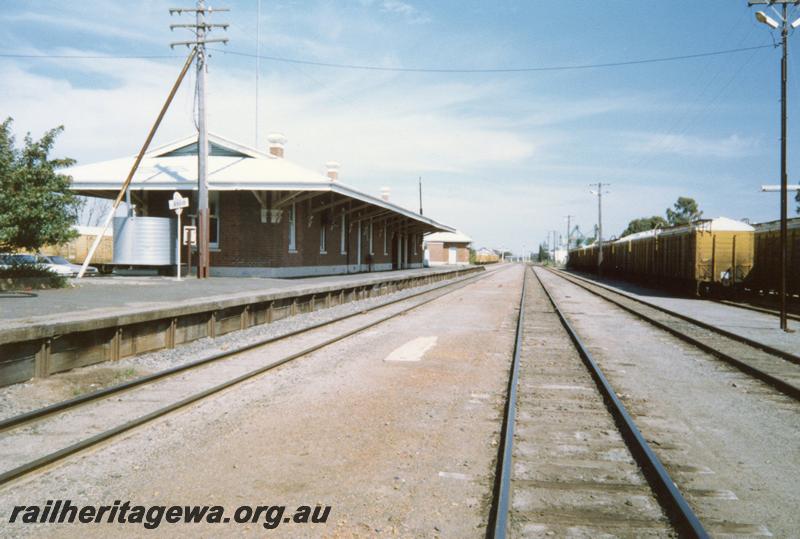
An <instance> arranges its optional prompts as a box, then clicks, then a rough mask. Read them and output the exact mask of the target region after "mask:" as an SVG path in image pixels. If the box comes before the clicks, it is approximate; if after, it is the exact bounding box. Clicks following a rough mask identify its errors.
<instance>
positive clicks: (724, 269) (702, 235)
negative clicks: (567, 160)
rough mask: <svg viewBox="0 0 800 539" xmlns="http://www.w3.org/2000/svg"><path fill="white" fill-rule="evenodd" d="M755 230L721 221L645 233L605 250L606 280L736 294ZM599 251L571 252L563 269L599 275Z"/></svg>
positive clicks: (746, 271)
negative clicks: (565, 267) (609, 277)
mask: <svg viewBox="0 0 800 539" xmlns="http://www.w3.org/2000/svg"><path fill="white" fill-rule="evenodd" d="M753 235H754V229H753V227H752V226H750V225H748V224H747V223H743V222H741V221H735V220H733V219H728V218H725V217H720V218H717V219H705V220H700V221H696V222H694V223H691V224H689V225H682V226H677V227H671V228H666V229H657V230H649V231H646V232H639V233H636V234H631V235H629V236H625V237H623V238H620V239H618V240H614V241H610V242H606V243H605V244H604V245H603V262H602V268H601V269H602V272H603V274H604V275H608V276H613V277H619V278H623V279H628V280H633V281H639V282H643V283H645V284H649V285H655V286H658V287H663V288H672V289H676V290H681V291H687V292H690V293H693V294H698V295H704V294H708V293H710V292H712V291H715V290H721V289H724V288H738V287H741V285H742V283H743V282H744V281H745V280H746V279H747V277H748V275H749V274H750V272H751V270H752V268H753V249H754V238H753ZM597 258H598V247H597V245H592V246H589V247H585V248H579V249H574V250H572V251H570V255H569V260H568V264H567V266H568V267H569V268H570V269H576V270H580V271H589V272H596V271H597Z"/></svg>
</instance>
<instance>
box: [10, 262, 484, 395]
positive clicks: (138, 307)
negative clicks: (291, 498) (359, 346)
mask: <svg viewBox="0 0 800 539" xmlns="http://www.w3.org/2000/svg"><path fill="white" fill-rule="evenodd" d="M475 271H483V267H474V266H473V267H470V266H440V267H436V268H421V269H410V270H400V271H385V272H374V273H359V274H350V275H335V276H326V277H309V278H302V279H267V278H232V277H231V278H221V277H215V278H210V279H207V280H203V281H198V280H197V279H185V280H183V281H176V280H175V278H164V277H97V278H91V279H88V278H87V279H85V280H81V281H79V282H78V283H77V285H76V286H75V287H73V288H67V289H60V290H41V291H35V292H29V293H3V294H0V386H2V385H7V384H10V383H15V382H19V381H23V380H27V379H30V378H31V377H34V376H38V377H41V376H47V375H49V374H52V373H55V372H60V371H64V370H68V369H72V368H75V367H78V366H83V365H89V364H92V363H98V362H101V361H108V360H115V359H119V358H121V357H126V356H129V355H136V354H140V353H144V352H149V351H152V350H158V349H161V348H171V347H174V346H177V345H179V344H181V343H184V342H189V341H193V340H196V339H200V338H203V337H215V336H217V335H222V334H225V333H229V332H230V331H235V330H238V329H245V328H247V327H250V326H253V325H257V324H263V323H269V322H271V321H273V320H278V319H281V318H285V317H287V316H292V315H294V314H297V313H300V312H308V311H313V310H316V309H319V308H324V307H330V306H333V305H339V304H342V303H346V302H349V301H355V300H359V299H366V298H369V297H373V296H377V295H382V294H386V293H390V292H394V291H396V290H401V289H404V288H409V287H413V286H422V285H426V284H430V283H433V282H436V281H440V280H444V279H449V278H454V277H459V276H462V275H464V274H466V273H471V272H475Z"/></svg>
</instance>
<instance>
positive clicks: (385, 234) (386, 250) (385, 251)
mask: <svg viewBox="0 0 800 539" xmlns="http://www.w3.org/2000/svg"><path fill="white" fill-rule="evenodd" d="M388 237H389V227H388V225H387V224H386V221H384V222H383V254H384V255H388V254H389V243H388V242H389V240H388V239H387V238H388Z"/></svg>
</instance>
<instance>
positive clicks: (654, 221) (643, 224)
mask: <svg viewBox="0 0 800 539" xmlns="http://www.w3.org/2000/svg"><path fill="white" fill-rule="evenodd" d="M667 211H669V210H667ZM668 224H669V223H667V220H666V219H664V218H663V217H661V216H660V215H653V216H652V217H641V218H639V219H634V220H633V221H631V222H630V223H628V228H626V229H625V230H623V231H622V234H621V236H627V235H628V234H634V233H636V232H644V231H645V230H654V229H656V228H663V227H665V226H667V225H668Z"/></svg>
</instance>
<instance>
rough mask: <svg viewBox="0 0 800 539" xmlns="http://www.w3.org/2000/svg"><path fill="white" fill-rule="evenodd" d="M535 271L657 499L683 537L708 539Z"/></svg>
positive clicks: (698, 520)
mask: <svg viewBox="0 0 800 539" xmlns="http://www.w3.org/2000/svg"><path fill="white" fill-rule="evenodd" d="M531 271H533V274H534V275H535V276H536V280H537V281H539V284H540V285H541V287H542V290H544V293H545V295H546V296H547V298H548V300H550V303H551V304H552V305H553V309H554V310H555V312H556V314H558V318H559V319H560V320H561V325H562V326H564V329H565V330H566V331H567V333H568V334H569V337H570V339H571V340H572V342H573V344H574V345H575V348H576V349H577V351H578V354H579V355H580V356H581V359H582V360H583V362H584V364H585V365H586V368H587V369H588V370H589V373H590V374H591V376H592V378H593V379H594V381H595V384H596V385H597V389H598V390H599V391H600V393H601V395H602V396H603V399H604V400H605V401H606V405H607V407H608V409H609V411H610V412H611V415H612V416H613V417H614V421H615V422H616V423H617V426H618V427H619V430H620V433H621V434H622V437H623V439H624V440H625V443H626V444H627V446H628V449H629V450H630V451H631V454H632V455H633V457H634V459H636V462H637V463H638V464H639V467H640V468H641V469H642V471H643V472H644V476H645V478H646V479H647V482H648V483H649V484H650V488H652V489H653V492H654V493H655V495H656V498H657V499H658V501H659V502H660V503H661V506H662V507H663V508H664V510H665V511H666V513H667V516H668V517H669V519H670V520H671V521H672V524H673V526H674V527H675V529H676V530H677V531H678V533H680V535H681V536H682V537H697V538H706V537H708V534H707V532H706V531H705V529H704V528H703V525H702V524H701V523H700V519H698V518H697V515H695V514H694V511H692V508H691V507H689V504H688V503H687V502H686V499H685V498H684V497H683V494H681V492H680V490H678V487H677V486H676V485H675V482H674V481H673V480H672V478H671V477H670V475H669V473H668V472H667V470H666V469H665V468H664V465H663V464H661V460H659V458H658V456H657V455H656V454H655V452H653V450H652V449H651V448H650V445H649V444H648V443H647V441H646V440H645V439H644V436H642V433H641V432H640V431H639V428H638V427H637V426H636V423H635V422H634V421H633V419H632V418H631V416H630V414H629V413H628V411H627V409H626V408H625V405H624V404H623V403H622V401H621V400H620V399H619V397H617V393H616V392H615V391H614V388H613V387H612V386H611V384H610V383H609V381H608V379H607V378H606V377H605V375H604V374H603V371H602V370H601V369H600V367H599V365H598V364H597V362H596V361H595V360H594V358H593V357H592V355H591V353H590V352H589V350H588V348H586V346H585V345H584V343H583V341H581V339H580V337H579V336H578V334H577V332H576V331H575V329H574V328H573V327H572V325H571V324H570V323H569V321H568V320H567V318H566V316H565V315H564V313H563V312H562V311H561V309H560V308H559V306H558V304H557V303H556V301H555V299H554V298H553V296H552V295H551V294H550V291H549V290H548V289H547V287H546V286H545V284H544V282H543V281H542V280H541V278H540V277H539V275H537V274H536V271H535V270H533V269H531Z"/></svg>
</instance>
